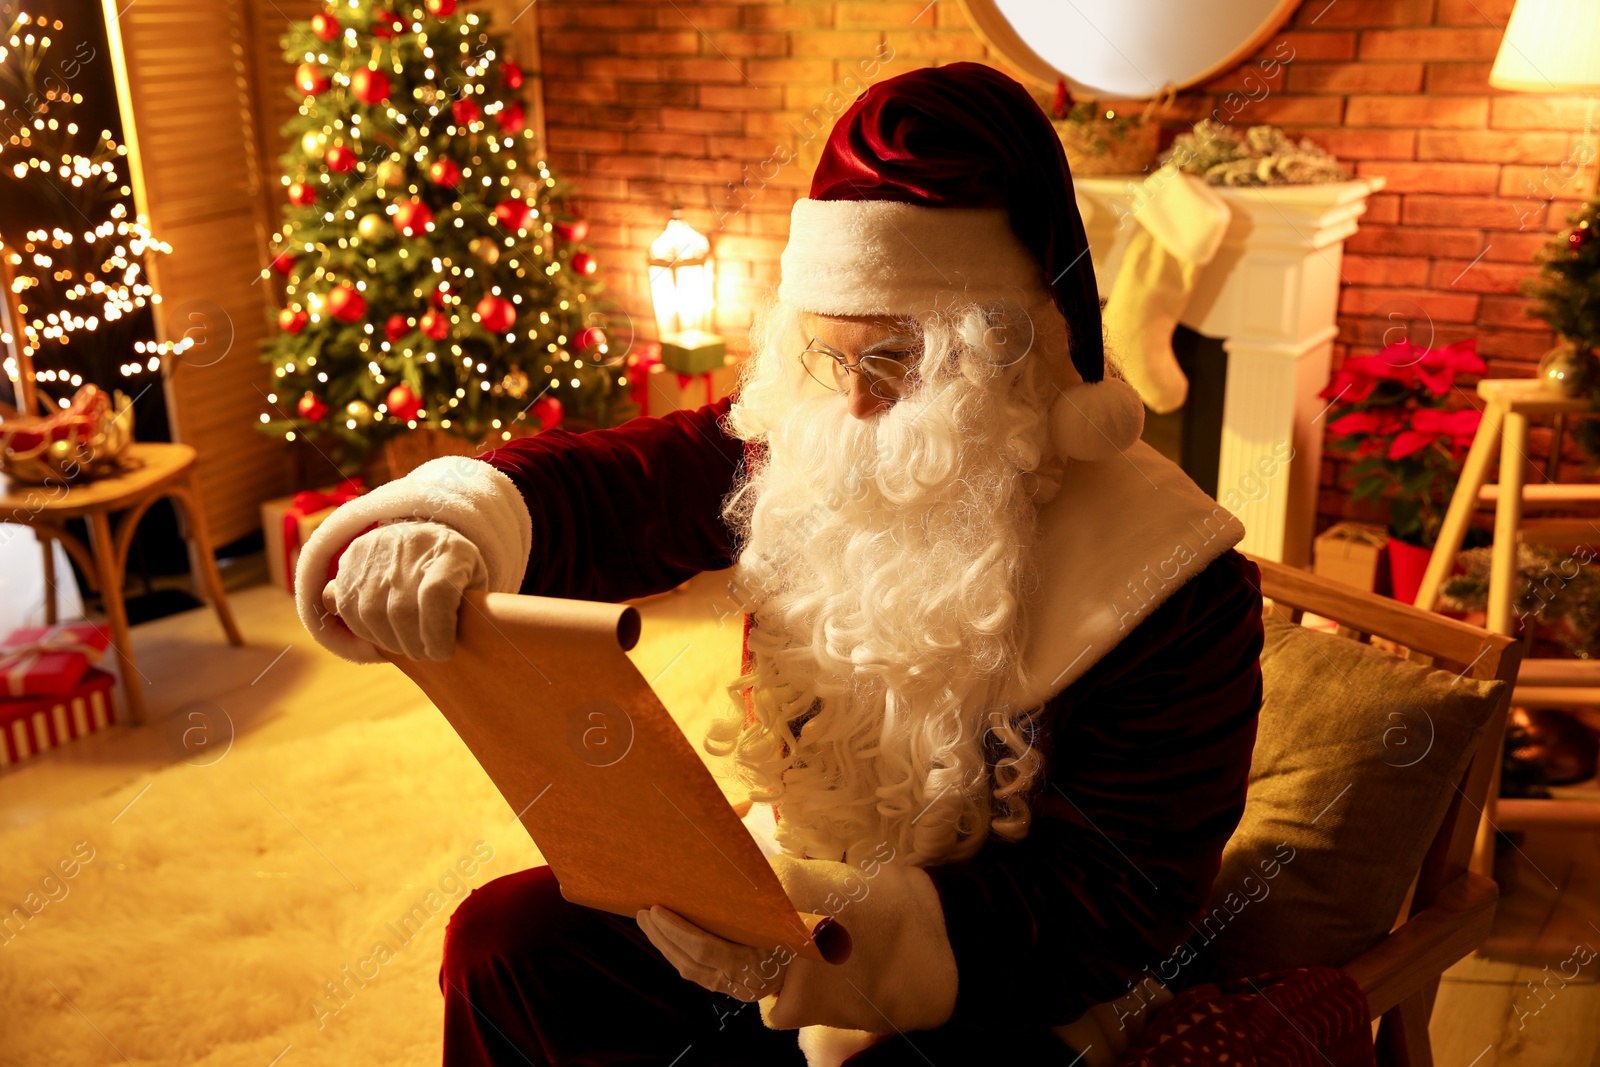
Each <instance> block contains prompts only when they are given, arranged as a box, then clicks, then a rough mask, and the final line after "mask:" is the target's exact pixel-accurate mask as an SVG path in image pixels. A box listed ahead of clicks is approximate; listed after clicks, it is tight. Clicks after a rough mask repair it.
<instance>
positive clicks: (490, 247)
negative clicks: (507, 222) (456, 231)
mask: <svg viewBox="0 0 1600 1067" xmlns="http://www.w3.org/2000/svg"><path fill="white" fill-rule="evenodd" d="M467 249H468V250H469V251H471V253H472V254H473V255H475V256H477V257H478V258H479V259H481V260H483V261H484V262H485V263H487V264H489V266H491V267H492V266H494V265H495V264H496V263H498V262H500V248H499V246H497V245H496V244H495V243H494V242H493V241H492V240H490V239H489V238H487V237H474V238H473V239H472V240H470V241H468V242H467Z"/></svg>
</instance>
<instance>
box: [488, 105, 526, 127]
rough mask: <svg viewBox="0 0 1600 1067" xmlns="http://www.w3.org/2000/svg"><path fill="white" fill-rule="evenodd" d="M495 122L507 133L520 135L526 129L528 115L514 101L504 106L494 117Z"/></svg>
mask: <svg viewBox="0 0 1600 1067" xmlns="http://www.w3.org/2000/svg"><path fill="white" fill-rule="evenodd" d="M495 121H496V122H498V123H499V124H500V128H501V129H502V130H504V131H506V132H507V133H521V132H522V131H523V130H525V129H527V128H528V113H527V111H526V110H524V109H523V107H522V105H521V104H519V103H517V102H516V101H515V100H513V101H511V102H510V103H508V104H506V105H505V106H504V107H502V108H501V109H500V111H499V112H498V113H497V114H496V115H495Z"/></svg>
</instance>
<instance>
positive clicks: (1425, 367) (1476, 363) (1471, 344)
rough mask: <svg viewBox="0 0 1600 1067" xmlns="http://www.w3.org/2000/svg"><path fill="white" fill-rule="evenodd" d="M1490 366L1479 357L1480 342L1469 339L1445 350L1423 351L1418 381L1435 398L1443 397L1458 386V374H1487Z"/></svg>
mask: <svg viewBox="0 0 1600 1067" xmlns="http://www.w3.org/2000/svg"><path fill="white" fill-rule="evenodd" d="M1488 370H1489V365H1488V364H1487V363H1485V362H1484V361H1483V360H1482V359H1480V358H1479V357H1478V342H1477V341H1476V340H1472V339H1468V340H1466V341H1457V342H1456V343H1455V344H1453V345H1446V346H1445V347H1443V348H1427V349H1423V355H1422V358H1421V359H1420V360H1419V361H1418V362H1417V379H1418V380H1419V381H1421V382H1422V384H1423V385H1425V386H1427V387H1428V391H1429V392H1431V393H1432V394H1433V395H1434V396H1443V395H1444V394H1445V393H1448V392H1449V391H1450V387H1451V386H1453V385H1455V384H1456V375H1457V374H1485V373H1487V372H1488Z"/></svg>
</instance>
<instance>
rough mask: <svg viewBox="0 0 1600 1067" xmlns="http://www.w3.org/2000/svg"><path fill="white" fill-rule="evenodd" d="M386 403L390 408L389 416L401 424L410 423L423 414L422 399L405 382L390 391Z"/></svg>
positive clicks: (385, 399)
mask: <svg viewBox="0 0 1600 1067" xmlns="http://www.w3.org/2000/svg"><path fill="white" fill-rule="evenodd" d="M384 403H385V404H386V405H387V406H388V408H389V414H391V415H393V416H394V417H395V418H397V419H399V420H400V421H401V422H410V421H411V420H412V419H414V418H416V417H417V416H418V415H419V414H421V412H422V398H421V397H420V396H418V395H417V394H416V393H413V392H412V391H411V387H410V386H409V385H407V384H405V383H404V382H401V383H400V384H399V385H397V386H395V387H394V388H393V389H391V390H389V395H388V396H387V397H385V398H384Z"/></svg>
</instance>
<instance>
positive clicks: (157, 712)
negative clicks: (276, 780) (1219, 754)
mask: <svg viewBox="0 0 1600 1067" xmlns="http://www.w3.org/2000/svg"><path fill="white" fill-rule="evenodd" d="M236 574H237V575H238V576H237V577H236V579H235V580H236V581H244V580H247V579H248V577H249V576H250V572H249V570H248V568H244V569H243V570H242V571H236ZM722 585H723V583H722V581H720V580H719V576H718V575H702V576H700V577H699V578H696V579H695V580H694V581H692V582H691V583H689V585H688V586H687V587H686V588H685V589H684V590H681V591H678V592H675V593H671V594H666V595H664V596H661V597H657V598H654V599H652V600H650V601H647V602H645V603H642V604H641V605H640V609H641V613H642V615H643V616H644V635H643V638H642V639H641V642H640V645H639V647H638V648H637V649H635V651H634V652H633V653H632V654H631V655H632V656H633V658H634V661H635V662H636V663H637V664H638V666H639V668H640V670H641V671H642V672H643V673H644V675H645V677H646V678H649V679H651V681H652V683H653V684H654V685H655V686H656V688H657V690H658V691H659V692H661V694H662V697H663V700H664V702H665V703H666V704H667V706H668V707H669V708H670V709H672V710H673V711H674V715H675V717H677V718H678V719H679V721H680V724H681V725H683V726H684V728H685V731H686V732H689V731H690V730H691V729H694V728H695V726H696V725H697V724H696V722H695V720H696V719H703V718H704V717H705V716H708V715H710V714H711V713H712V712H713V710H715V709H717V708H720V707H721V706H722V704H721V701H722V699H724V698H723V697H722V694H721V687H722V686H723V685H724V684H725V683H726V682H728V681H730V680H731V678H732V673H731V672H732V670H733V668H734V667H736V665H737V661H738V648H739V616H738V615H736V614H728V612H729V610H730V609H731V607H732V605H730V604H727V603H726V602H724V601H721V600H719V597H718V592H719V590H720V589H721V588H722ZM232 599H233V602H234V610H235V613H236V614H237V615H238V618H239V621H240V624H241V627H242V628H243V630H244V632H245V638H246V640H247V642H248V644H247V646H246V647H244V648H238V649H235V648H230V647H228V645H227V644H226V643H225V642H224V641H223V640H222V636H221V632H220V630H219V628H218V627H217V624H216V619H215V617H214V616H212V615H210V614H209V613H208V612H205V611H195V612H189V613H186V614H184V615H178V616H173V617H171V618H167V619H162V620H160V621H157V622H153V623H148V624H146V625H144V626H142V627H139V628H137V630H136V631H135V639H134V640H135V647H136V648H137V650H138V654H139V659H140V668H141V670H142V672H143V674H144V675H145V677H146V678H147V679H148V688H147V690H146V692H147V694H148V696H147V701H148V703H149V704H150V707H151V717H152V722H151V723H150V724H149V725H148V726H146V727H143V728H141V729H115V730H111V731H108V732H106V733H104V734H101V735H96V736H93V737H90V738H86V739H84V740H83V741H80V742H77V743H75V744H74V745H71V746H68V747H67V748H65V749H62V750H60V751H58V752H55V753H51V754H49V755H47V756H45V757H43V758H40V759H38V760H35V761H33V762H31V763H30V764H25V765H23V766H22V767H20V768H18V769H17V770H14V771H12V772H10V773H5V774H0V828H4V827H7V826H15V825H20V824H23V823H28V822H32V821H34V820H36V819H39V818H43V817H45V816H47V815H49V814H51V813H53V812H56V811H59V810H61V809H63V808H66V807H70V806H72V805H74V804H76V803H78V802H79V801H81V800H82V799H84V798H85V797H90V796H96V795H100V794H103V793H106V792H110V791H111V790H114V789H116V788H118V787H120V786H123V785H125V784H127V783H129V782H131V781H133V780H135V779H136V778H138V777H139V776H141V775H143V774H145V773H146V772H148V771H150V770H153V769H156V768H159V767H163V766H166V765H168V764H171V763H173V762H175V761H177V760H179V759H182V758H184V757H185V756H186V755H192V752H193V746H194V744H195V743H197V742H198V741H200V740H201V736H202V735H201V734H199V733H195V732H194V731H195V730H197V729H200V730H206V731H210V734H209V737H208V740H207V741H206V742H205V743H212V744H217V745H221V744H233V745H256V744H261V743H263V742H268V741H272V740H275V739H282V738H287V737H295V736H306V735H310V734H315V733H317V732H319V731H323V730H327V729H329V728H331V727H332V726H334V725H336V724H339V723H343V722H349V721H352V720H355V719H361V718H379V717H383V716H385V715H390V714H395V713H396V709H401V710H403V709H405V708H407V707H411V706H414V705H415V702H416V699H417V693H416V690H415V689H414V688H413V687H411V684H410V683H409V682H408V681H406V679H405V678H404V677H403V676H402V675H400V673H399V672H398V671H395V670H393V669H390V668H386V667H381V666H365V667H358V666H355V665H353V664H348V663H344V662H343V661H340V660H338V659H336V658H334V657H333V656H331V655H329V654H327V653H324V652H323V651H322V650H321V649H319V648H317V647H316V646H315V645H314V644H312V643H311V642H310V640H309V638H308V637H307V635H306V634H305V632H304V630H303V629H302V628H301V627H300V624H299V621H298V619H297V618H296V616H295V614H294V609H293V603H292V602H291V601H290V599H289V597H288V596H287V595H286V594H284V593H283V592H281V591H280V590H278V589H275V588H272V587H270V586H264V585H255V586H251V587H247V588H239V589H236V590H234V592H233V594H232ZM719 603H720V604H721V606H722V614H721V615H720V616H719V613H718V611H717V606H718V604H719ZM224 709H225V710H224ZM700 709H703V710H700ZM1497 876H1498V877H1499V879H1500V881H1501V889H1502V894H1503V895H1502V899H1501V906H1500V910H1499V912H1498V914H1497V916H1496V920H1495V929H1494V933H1493V935H1492V937H1491V940H1490V942H1489V943H1488V944H1487V945H1486V946H1485V948H1484V950H1483V951H1482V952H1481V953H1480V954H1479V955H1477V956H1475V957H1473V958H1470V959H1468V960H1465V961H1463V962H1462V963H1460V964H1458V965H1457V966H1456V967H1455V968H1453V969H1452V970H1451V972H1450V973H1449V975H1448V976H1447V978H1446V981H1445V984H1444V985H1443V986H1442V987H1441V989H1440V994H1439V999H1438V1003H1437V1007H1436V1008H1435V1011H1434V1017H1433V1025H1432V1033H1433V1041H1434V1048H1435V1059H1436V1062H1437V1063H1438V1064H1439V1065H1440V1067H1600V833H1596V832H1584V833H1557V832H1544V833H1542V834H1532V835H1529V837H1528V838H1527V839H1526V840H1525V841H1523V842H1522V843H1521V846H1520V848H1517V849H1512V850H1508V851H1507V852H1506V853H1505V854H1504V855H1503V856H1502V857H1501V859H1500V862H1499V864H1498V866H1497Z"/></svg>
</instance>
